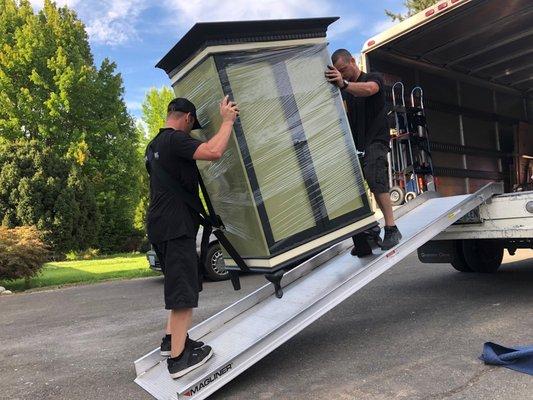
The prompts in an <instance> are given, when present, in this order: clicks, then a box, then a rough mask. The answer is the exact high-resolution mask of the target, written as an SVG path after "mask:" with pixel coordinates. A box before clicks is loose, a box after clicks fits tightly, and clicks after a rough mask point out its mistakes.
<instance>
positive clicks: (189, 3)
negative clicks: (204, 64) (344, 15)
mask: <svg viewBox="0 0 533 400" xmlns="http://www.w3.org/2000/svg"><path fill="white" fill-rule="evenodd" d="M164 6H165V7H166V8H168V9H169V11H170V12H172V13H173V18H174V17H175V18H176V19H177V22H179V23H181V24H188V25H192V24H194V23H196V22H207V21H238V20H255V19H279V18H298V17H308V16H319V15H320V16H324V15H327V12H328V10H329V4H328V2H325V1H320V0H308V1H306V2H305V3H304V2H302V0H263V1H250V0H233V1H231V2H222V1H220V0H167V1H166V2H165V3H164Z"/></svg>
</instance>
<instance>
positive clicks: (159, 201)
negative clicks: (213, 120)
mask: <svg viewBox="0 0 533 400" xmlns="http://www.w3.org/2000/svg"><path fill="white" fill-rule="evenodd" d="M201 144H202V142H200V141H199V140H196V139H194V138H192V137H191V136H189V135H188V134H186V133H185V132H183V131H176V130H174V129H171V128H164V129H161V130H160V131H159V134H158V135H157V136H156V137H155V138H154V139H153V140H152V149H153V151H154V153H156V154H157V157H158V161H157V162H158V163H159V165H160V166H161V167H162V168H163V169H164V170H165V171H166V172H167V173H168V174H170V175H171V176H172V177H173V178H174V179H176V180H177V181H178V182H179V183H180V184H181V185H182V187H183V189H185V190H187V191H188V192H189V193H191V194H197V193H198V169H197V168H196V161H195V160H194V159H193V158H192V157H193V155H194V152H195V151H196V149H197V148H198V146H200V145H201ZM197 231H198V220H197V217H196V215H195V214H194V213H193V212H191V211H190V209H189V207H188V206H187V204H186V203H185V202H183V200H181V199H180V198H179V197H178V196H177V195H176V194H175V193H174V192H173V191H172V190H171V189H169V188H168V187H167V186H166V185H164V184H163V183H162V182H160V181H159V180H158V179H157V178H156V177H155V176H154V174H151V176H150V206H149V208H148V215H147V232H148V240H149V241H150V242H151V243H160V242H164V241H167V240H171V239H175V238H178V237H181V236H187V237H192V238H195V237H196V233H197Z"/></svg>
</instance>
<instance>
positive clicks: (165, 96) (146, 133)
mask: <svg viewBox="0 0 533 400" xmlns="http://www.w3.org/2000/svg"><path fill="white" fill-rule="evenodd" d="M174 97H175V96H174V92H173V91H172V89H170V88H168V87H166V86H163V87H162V88H161V89H157V88H151V89H150V90H148V92H146V94H145V97H144V101H143V103H142V108H141V109H142V116H141V120H142V122H143V123H142V124H138V125H137V131H138V134H139V136H140V137H141V140H140V146H139V155H140V158H141V160H142V162H141V163H140V164H139V173H140V176H141V179H140V185H141V188H140V191H141V195H140V200H139V203H138V204H137V208H136V210H135V228H137V229H139V230H143V229H144V224H145V219H146V210H147V208H148V196H149V188H148V175H147V173H146V169H145V167H144V151H145V149H146V146H147V145H148V142H149V141H150V140H152V139H153V138H154V137H155V135H157V132H159V129H160V128H162V127H164V126H165V120H166V117H167V106H168V103H170V101H171V100H172V99H173V98H174Z"/></svg>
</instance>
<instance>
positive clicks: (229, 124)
mask: <svg viewBox="0 0 533 400" xmlns="http://www.w3.org/2000/svg"><path fill="white" fill-rule="evenodd" d="M167 112H168V113H167V120H166V124H165V128H162V129H160V131H159V133H158V134H157V136H156V137H155V138H154V139H153V140H152V141H151V142H150V144H149V145H148V148H147V154H148V153H149V151H150V154H151V157H153V159H154V161H153V162H157V163H158V164H157V167H158V168H160V170H163V171H164V172H166V174H168V175H170V176H171V178H173V180H174V181H176V182H178V183H179V184H180V186H181V187H182V189H184V190H186V191H187V192H189V193H190V194H191V195H193V196H198V170H197V168H196V160H207V161H213V160H218V159H219V158H220V157H222V155H223V153H224V151H225V150H226V148H227V145H228V141H229V138H230V135H231V132H232V129H233V123H234V121H235V119H236V118H237V116H238V115H239V109H238V108H237V105H236V104H235V103H234V102H231V101H229V100H228V96H226V97H225V98H224V99H222V101H221V102H220V115H221V116H222V124H221V126H220V128H219V130H218V132H217V134H215V135H214V136H213V137H212V138H211V139H210V140H209V141H207V142H201V141H198V140H196V139H194V138H192V137H191V136H190V133H191V130H193V129H201V126H200V123H199V122H198V117H197V116H196V107H195V106H194V104H192V103H191V102H190V101H189V100H187V99H184V98H176V99H174V100H172V101H171V102H170V103H169V105H168V108H167ZM198 227H199V224H198V221H197V218H196V216H195V215H194V214H193V212H192V211H191V210H190V209H189V207H188V206H187V204H186V203H185V202H184V201H183V199H180V198H179V196H178V195H176V192H174V191H172V190H171V189H170V188H169V187H168V186H167V185H166V184H165V183H164V182H161V181H160V180H159V179H157V177H155V176H154V174H153V173H151V174H150V206H149V209H148V215H147V231H148V240H149V241H150V243H152V246H153V247H154V250H155V252H156V254H157V257H158V259H159V261H160V264H161V268H162V270H163V274H164V276H165V283H164V292H165V308H166V309H167V310H170V315H169V318H168V322H167V332H166V333H167V335H166V336H165V338H164V339H163V341H162V343H161V354H163V355H168V356H170V358H169V359H168V360H167V362H168V370H169V372H170V375H171V377H172V378H179V377H180V376H183V375H185V374H186V373H188V372H189V371H191V370H193V369H195V368H197V367H199V366H200V365H202V364H204V363H205V362H206V361H207V360H208V359H209V358H210V357H211V356H212V354H213V351H212V349H211V347H210V346H204V344H203V343H202V342H196V341H194V340H192V339H190V338H189V336H188V334H187V331H188V329H189V327H190V324H191V319H192V309H193V308H195V307H197V306H198V292H199V289H200V288H199V277H198V254H197V253H196V234H197V231H198Z"/></svg>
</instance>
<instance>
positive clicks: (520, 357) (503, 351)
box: [480, 342, 533, 375]
mask: <svg viewBox="0 0 533 400" xmlns="http://www.w3.org/2000/svg"><path fill="white" fill-rule="evenodd" d="M480 358H481V360H483V361H485V364H492V365H501V366H503V367H507V368H510V369H514V370H515V371H518V372H523V373H525V374H529V375H533V346H526V347H517V348H516V349H510V348H507V347H503V346H500V345H499V344H496V343H492V342H487V343H485V344H484V345H483V354H482V355H481V357H480Z"/></svg>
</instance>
